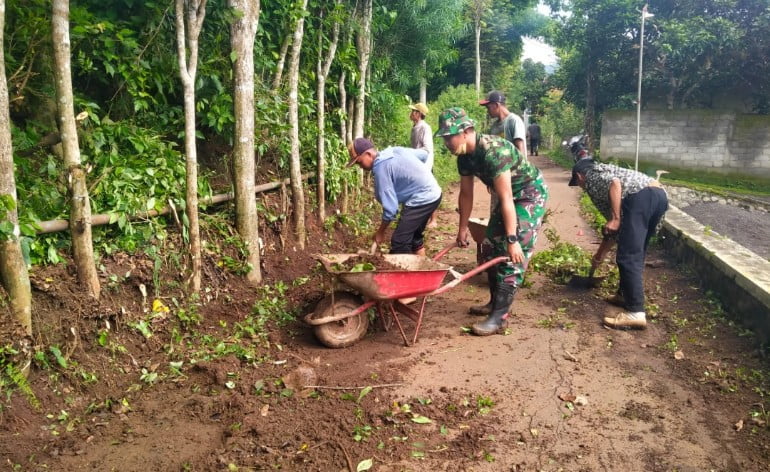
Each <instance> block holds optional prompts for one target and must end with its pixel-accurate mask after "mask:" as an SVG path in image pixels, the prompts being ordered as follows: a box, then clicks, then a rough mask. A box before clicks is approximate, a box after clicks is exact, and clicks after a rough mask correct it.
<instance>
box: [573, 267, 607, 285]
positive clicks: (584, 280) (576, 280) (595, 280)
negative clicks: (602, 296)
mask: <svg viewBox="0 0 770 472" xmlns="http://www.w3.org/2000/svg"><path fill="white" fill-rule="evenodd" d="M606 278H607V277H606V276H604V277H594V271H593V269H592V270H590V271H588V277H586V276H583V275H573V276H572V278H571V279H569V282H567V287H569V288H572V289H576V290H588V289H591V288H597V287H599V286H601V284H602V282H603V281H604V279H606Z"/></svg>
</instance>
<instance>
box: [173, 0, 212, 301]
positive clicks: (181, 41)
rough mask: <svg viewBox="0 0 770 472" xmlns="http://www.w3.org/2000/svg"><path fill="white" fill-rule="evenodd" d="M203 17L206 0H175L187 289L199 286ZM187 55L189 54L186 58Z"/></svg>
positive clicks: (193, 290)
mask: <svg viewBox="0 0 770 472" xmlns="http://www.w3.org/2000/svg"><path fill="white" fill-rule="evenodd" d="M205 16H206V0H176V48H177V60H178V62H179V77H180V78H181V79H182V86H183V87H184V123H185V126H184V144H185V154H186V156H187V159H186V170H187V195H186V213H187V221H188V223H189V225H190V261H191V266H192V267H191V269H192V273H191V275H190V289H191V290H192V292H193V293H198V292H199V291H200V289H201V236H200V225H199V224H198V151H197V148H196V145H195V75H196V73H197V70H198V36H199V35H200V32H201V26H202V25H203V19H204V18H205ZM188 54H189V57H188Z"/></svg>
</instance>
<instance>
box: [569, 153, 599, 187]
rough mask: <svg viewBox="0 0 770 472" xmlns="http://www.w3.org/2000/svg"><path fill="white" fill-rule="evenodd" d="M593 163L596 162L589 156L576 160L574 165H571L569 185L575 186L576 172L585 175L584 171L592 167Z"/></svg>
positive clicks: (576, 181) (576, 182)
mask: <svg viewBox="0 0 770 472" xmlns="http://www.w3.org/2000/svg"><path fill="white" fill-rule="evenodd" d="M594 164H596V162H594V160H593V159H590V158H584V159H580V160H579V161H577V162H576V163H575V165H574V166H572V178H571V179H570V180H569V185H570V187H575V186H576V185H577V184H578V177H577V175H578V174H583V175H586V172H588V171H589V170H591V169H593V168H594Z"/></svg>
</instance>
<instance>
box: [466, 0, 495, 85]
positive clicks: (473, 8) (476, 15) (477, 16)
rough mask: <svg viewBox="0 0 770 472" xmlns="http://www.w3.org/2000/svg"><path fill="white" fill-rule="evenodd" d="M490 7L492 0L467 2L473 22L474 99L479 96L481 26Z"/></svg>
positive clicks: (471, 0) (470, 0)
mask: <svg viewBox="0 0 770 472" xmlns="http://www.w3.org/2000/svg"><path fill="white" fill-rule="evenodd" d="M491 6H492V0H469V3H468V8H469V11H470V15H471V19H472V20H473V35H474V36H473V37H474V40H475V43H474V45H475V57H476V98H478V97H479V96H480V95H481V24H482V20H483V19H484V14H485V13H486V12H487V10H489V8H490V7H491Z"/></svg>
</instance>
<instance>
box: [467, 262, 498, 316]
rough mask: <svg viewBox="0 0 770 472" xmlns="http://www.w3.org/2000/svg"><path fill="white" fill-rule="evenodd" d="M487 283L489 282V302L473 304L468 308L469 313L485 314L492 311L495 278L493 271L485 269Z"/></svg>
mask: <svg viewBox="0 0 770 472" xmlns="http://www.w3.org/2000/svg"><path fill="white" fill-rule="evenodd" d="M487 283H488V284H489V302H487V304H486V305H474V306H472V307H470V308H469V309H468V313H470V314H471V315H483V316H486V315H488V314H490V313H492V305H494V303H495V285H496V284H497V281H496V280H495V273H494V271H491V270H488V271H487Z"/></svg>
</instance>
